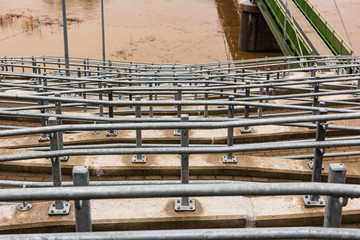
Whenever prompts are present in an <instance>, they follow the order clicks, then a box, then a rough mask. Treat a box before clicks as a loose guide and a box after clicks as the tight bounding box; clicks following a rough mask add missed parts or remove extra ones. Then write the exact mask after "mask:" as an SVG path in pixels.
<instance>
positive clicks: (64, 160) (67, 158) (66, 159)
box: [59, 156, 69, 162]
mask: <svg viewBox="0 0 360 240" xmlns="http://www.w3.org/2000/svg"><path fill="white" fill-rule="evenodd" d="M59 160H60V161H62V162H66V161H68V160H69V156H61V157H59Z"/></svg>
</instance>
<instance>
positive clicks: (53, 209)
mask: <svg viewBox="0 0 360 240" xmlns="http://www.w3.org/2000/svg"><path fill="white" fill-rule="evenodd" d="M70 207H71V205H70V203H68V202H66V203H64V208H63V209H56V207H55V203H53V204H51V205H50V208H49V212H48V214H49V215H50V216H51V215H68V214H69V213H70Z"/></svg>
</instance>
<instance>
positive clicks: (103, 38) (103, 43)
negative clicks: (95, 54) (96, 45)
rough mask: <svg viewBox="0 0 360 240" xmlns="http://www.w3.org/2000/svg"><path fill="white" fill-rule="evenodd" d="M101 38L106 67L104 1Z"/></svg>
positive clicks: (102, 5) (102, 4) (102, 0)
mask: <svg viewBox="0 0 360 240" xmlns="http://www.w3.org/2000/svg"><path fill="white" fill-rule="evenodd" d="M101 33H102V34H101V36H102V58H103V65H105V21H104V0H101Z"/></svg>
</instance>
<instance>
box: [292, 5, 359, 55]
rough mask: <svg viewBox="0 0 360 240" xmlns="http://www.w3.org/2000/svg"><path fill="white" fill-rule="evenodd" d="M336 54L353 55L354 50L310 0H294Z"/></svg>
mask: <svg viewBox="0 0 360 240" xmlns="http://www.w3.org/2000/svg"><path fill="white" fill-rule="evenodd" d="M293 1H294V2H295V3H296V5H297V6H298V7H299V8H300V10H301V11H302V12H303V14H304V15H305V16H306V17H307V19H308V20H309V21H310V22H311V24H312V25H313V27H314V28H315V29H316V30H317V32H318V33H319V34H320V36H321V37H322V38H323V40H324V41H325V42H326V44H327V45H328V46H329V47H330V49H331V50H332V51H333V53H334V54H335V55H352V53H353V52H354V50H353V49H352V48H351V47H350V46H349V45H348V44H347V43H346V42H345V41H344V39H342V37H341V36H340V35H339V34H338V33H337V32H336V30H335V29H334V28H333V27H332V26H331V25H330V23H328V21H327V20H326V19H325V18H324V17H323V16H322V15H321V14H320V12H319V11H318V10H317V9H316V8H315V7H314V5H312V3H311V2H310V1H309V0H293Z"/></svg>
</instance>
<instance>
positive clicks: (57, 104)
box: [55, 93, 69, 161]
mask: <svg viewBox="0 0 360 240" xmlns="http://www.w3.org/2000/svg"><path fill="white" fill-rule="evenodd" d="M55 97H58V98H60V97H61V96H60V93H56V94H55ZM55 111H56V114H57V115H61V114H62V109H61V101H56V102H55ZM61 124H62V119H61V118H58V121H57V125H61ZM58 135H59V150H62V149H64V138H63V133H62V132H59V133H58ZM59 159H60V161H67V160H69V156H61V157H59Z"/></svg>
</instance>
